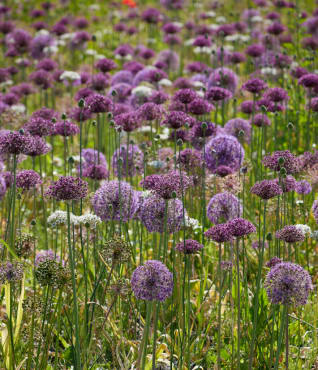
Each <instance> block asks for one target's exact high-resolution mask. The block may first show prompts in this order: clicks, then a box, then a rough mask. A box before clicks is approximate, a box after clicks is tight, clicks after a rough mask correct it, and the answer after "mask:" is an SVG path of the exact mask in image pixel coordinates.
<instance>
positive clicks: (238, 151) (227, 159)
mask: <svg viewBox="0 0 318 370" xmlns="http://www.w3.org/2000/svg"><path fill="white" fill-rule="evenodd" d="M243 159H244V149H243V147H242V145H241V144H240V143H239V142H238V140H237V139H236V138H235V137H233V136H229V135H218V136H216V137H214V138H212V139H211V140H210V141H209V142H208V143H207V145H206V148H205V161H206V166H207V168H208V169H209V170H210V171H211V172H215V170H216V169H217V168H218V167H219V166H222V165H223V166H228V167H230V168H232V169H233V170H235V171H236V170H238V169H239V168H240V166H241V164H242V162H243Z"/></svg>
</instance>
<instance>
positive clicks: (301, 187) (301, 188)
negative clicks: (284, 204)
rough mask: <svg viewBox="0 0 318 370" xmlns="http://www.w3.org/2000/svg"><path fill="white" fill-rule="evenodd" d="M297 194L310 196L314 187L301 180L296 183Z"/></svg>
mask: <svg viewBox="0 0 318 370" xmlns="http://www.w3.org/2000/svg"><path fill="white" fill-rule="evenodd" d="M295 190H296V193H297V194H309V193H311V191H312V187H311V185H310V184H309V182H308V181H306V180H300V181H297V182H296V187H295Z"/></svg>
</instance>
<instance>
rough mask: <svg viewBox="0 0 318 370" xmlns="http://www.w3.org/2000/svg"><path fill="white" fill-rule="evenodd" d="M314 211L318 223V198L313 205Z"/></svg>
mask: <svg viewBox="0 0 318 370" xmlns="http://www.w3.org/2000/svg"><path fill="white" fill-rule="evenodd" d="M311 210H312V213H313V214H314V218H315V221H316V223H317V224H318V200H315V201H314V202H313V204H312V207H311Z"/></svg>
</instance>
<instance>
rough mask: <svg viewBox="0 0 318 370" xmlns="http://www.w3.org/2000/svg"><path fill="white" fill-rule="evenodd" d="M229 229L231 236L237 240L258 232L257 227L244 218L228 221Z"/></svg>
mask: <svg viewBox="0 0 318 370" xmlns="http://www.w3.org/2000/svg"><path fill="white" fill-rule="evenodd" d="M228 227H229V232H230V234H231V235H232V236H235V237H236V238H240V237H242V236H245V235H248V234H251V233H255V232H256V227H255V226H254V225H253V224H252V223H251V222H250V221H248V220H245V219H244V218H233V219H232V220H230V221H228Z"/></svg>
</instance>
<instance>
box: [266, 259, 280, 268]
mask: <svg viewBox="0 0 318 370" xmlns="http://www.w3.org/2000/svg"><path fill="white" fill-rule="evenodd" d="M281 262H282V260H281V259H280V258H278V257H276V256H275V257H273V258H271V259H270V260H269V261H268V262H266V265H265V266H266V267H268V268H270V269H271V268H272V267H274V266H275V265H277V264H278V263H281Z"/></svg>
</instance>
